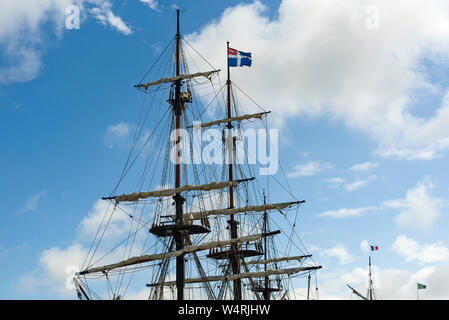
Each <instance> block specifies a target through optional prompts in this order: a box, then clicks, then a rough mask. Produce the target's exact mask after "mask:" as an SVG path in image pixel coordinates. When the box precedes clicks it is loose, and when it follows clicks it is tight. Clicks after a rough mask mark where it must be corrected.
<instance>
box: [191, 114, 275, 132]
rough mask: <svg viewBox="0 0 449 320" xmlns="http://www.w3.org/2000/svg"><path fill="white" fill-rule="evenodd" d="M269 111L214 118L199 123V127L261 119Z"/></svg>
mask: <svg viewBox="0 0 449 320" xmlns="http://www.w3.org/2000/svg"><path fill="white" fill-rule="evenodd" d="M269 113H271V111H267V112H260V113H253V114H245V115H242V116H237V117H232V118H226V119H221V120H215V121H211V122H206V123H201V125H200V127H201V128H208V127H211V126H213V125H218V124H222V123H229V122H232V121H242V120H249V119H262V117H263V116H264V115H266V114H269ZM193 127H194V126H188V127H187V128H193Z"/></svg>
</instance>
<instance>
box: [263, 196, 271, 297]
mask: <svg viewBox="0 0 449 320" xmlns="http://www.w3.org/2000/svg"><path fill="white" fill-rule="evenodd" d="M263 204H264V205H266V204H267V197H266V196H265V191H264V194H263ZM267 228H268V215H267V211H266V210H265V212H264V213H263V232H264V233H267ZM264 258H265V260H267V258H268V256H267V238H265V239H264ZM264 271H267V264H265V266H264ZM269 283H270V282H269V278H268V276H266V277H265V283H264V285H265V287H264V290H263V297H264V299H265V300H270V291H269V288H268V286H269Z"/></svg>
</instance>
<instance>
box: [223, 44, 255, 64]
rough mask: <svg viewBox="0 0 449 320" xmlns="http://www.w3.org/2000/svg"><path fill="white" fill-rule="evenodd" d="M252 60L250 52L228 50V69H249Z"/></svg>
mask: <svg viewBox="0 0 449 320" xmlns="http://www.w3.org/2000/svg"><path fill="white" fill-rule="evenodd" d="M251 63H252V58H251V53H250V52H242V51H238V50H235V49H232V48H228V64H229V66H230V67H243V66H248V67H251Z"/></svg>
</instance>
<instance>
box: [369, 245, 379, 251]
mask: <svg viewBox="0 0 449 320" xmlns="http://www.w3.org/2000/svg"><path fill="white" fill-rule="evenodd" d="M370 247H371V251H377V250H379V247H378V246H370Z"/></svg>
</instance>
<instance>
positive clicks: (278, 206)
mask: <svg viewBox="0 0 449 320" xmlns="http://www.w3.org/2000/svg"><path fill="white" fill-rule="evenodd" d="M299 203H304V201H294V202H282V203H271V204H264V205H259V206H245V207H237V208H229V209H216V210H207V211H204V212H190V213H186V214H184V219H190V220H198V219H203V218H206V217H208V216H211V215H220V214H222V215H232V214H237V213H242V212H251V211H255V212H264V211H269V210H276V209H277V210H282V209H285V208H287V207H289V206H291V205H294V204H299ZM171 217H172V218H174V217H175V216H171Z"/></svg>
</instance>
